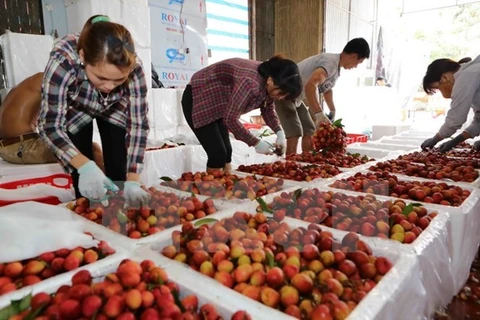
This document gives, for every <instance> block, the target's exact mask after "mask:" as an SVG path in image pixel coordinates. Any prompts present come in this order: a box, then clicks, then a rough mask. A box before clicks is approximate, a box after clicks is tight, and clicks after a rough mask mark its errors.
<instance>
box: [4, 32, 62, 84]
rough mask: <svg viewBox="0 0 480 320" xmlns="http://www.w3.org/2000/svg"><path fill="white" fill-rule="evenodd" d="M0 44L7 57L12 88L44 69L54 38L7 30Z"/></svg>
mask: <svg viewBox="0 0 480 320" xmlns="http://www.w3.org/2000/svg"><path fill="white" fill-rule="evenodd" d="M0 44H1V46H2V51H3V56H4V59H5V63H4V66H5V74H6V80H7V87H10V88H11V87H14V86H16V85H17V84H19V83H20V82H22V81H23V80H24V79H25V78H28V77H30V76H32V75H33V74H35V73H37V72H43V71H44V69H45V67H46V66H47V62H48V58H49V57H50V51H51V50H52V48H53V38H52V37H51V36H45V35H34V34H26V33H15V32H11V31H9V30H6V32H5V34H4V35H2V36H0ZM32 52H35V54H32Z"/></svg>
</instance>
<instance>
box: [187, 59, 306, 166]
mask: <svg viewBox="0 0 480 320" xmlns="http://www.w3.org/2000/svg"><path fill="white" fill-rule="evenodd" d="M301 92H302V80H301V78H300V75H299V71H298V67H297V65H296V64H295V62H293V61H292V60H289V59H285V58H283V57H281V56H274V57H272V58H271V59H269V60H267V61H265V62H259V61H253V60H248V59H241V58H232V59H226V60H223V61H220V62H217V63H215V64H212V65H211V66H208V67H206V68H204V69H202V70H200V71H198V72H196V73H195V74H194V75H193V76H192V79H191V80H190V83H189V84H188V85H187V87H186V88H185V91H184V93H183V96H182V107H183V113H184V115H185V119H186V120H187V123H188V125H189V126H190V128H192V130H193V132H194V133H195V135H196V136H197V138H198V140H199V141H200V144H201V145H202V146H203V148H204V149H205V152H206V153H207V156H208V161H207V172H211V171H213V170H218V169H220V170H224V172H226V173H229V172H230V171H231V161H232V145H231V144H230V138H229V134H228V130H229V129H230V131H231V132H232V133H233V135H234V136H235V138H236V139H238V140H241V141H243V142H245V143H246V144H248V145H249V146H254V147H255V150H256V151H257V152H258V153H261V154H271V153H273V150H272V146H271V145H270V144H268V143H267V142H265V141H264V140H261V139H258V138H257V137H255V136H254V135H253V134H251V133H250V132H249V131H248V130H247V129H245V128H244V127H243V125H242V124H241V123H240V116H241V115H243V114H245V113H248V112H250V111H252V110H254V109H258V108H260V111H261V114H262V117H263V119H264V120H265V123H266V124H267V125H268V126H269V127H270V128H271V129H272V130H273V132H275V133H276V134H277V140H276V144H275V147H276V148H277V149H278V150H280V153H282V154H283V152H285V147H286V140H285V133H284V131H283V129H282V127H281V126H280V122H279V120H278V117H277V114H276V112H275V106H274V101H275V100H293V99H295V98H297V97H298V96H299V95H300V93H301Z"/></svg>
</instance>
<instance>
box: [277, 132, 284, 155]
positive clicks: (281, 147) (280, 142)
mask: <svg viewBox="0 0 480 320" xmlns="http://www.w3.org/2000/svg"><path fill="white" fill-rule="evenodd" d="M275 144H276V146H277V148H278V150H279V153H280V155H282V154H284V153H285V149H286V148H287V139H285V132H284V131H283V130H279V131H277V141H276V142H275Z"/></svg>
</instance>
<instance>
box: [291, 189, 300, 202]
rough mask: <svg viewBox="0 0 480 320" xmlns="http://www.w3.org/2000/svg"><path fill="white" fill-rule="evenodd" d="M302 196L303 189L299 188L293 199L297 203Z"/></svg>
mask: <svg viewBox="0 0 480 320" xmlns="http://www.w3.org/2000/svg"><path fill="white" fill-rule="evenodd" d="M301 195H302V188H299V189H297V190H295V191H294V192H293V195H292V199H293V201H297V199H298V198H299V197H300V196H301Z"/></svg>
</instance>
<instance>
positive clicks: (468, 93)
mask: <svg viewBox="0 0 480 320" xmlns="http://www.w3.org/2000/svg"><path fill="white" fill-rule="evenodd" d="M454 78H455V82H454V84H453V90H452V102H451V103H450V110H448V112H447V117H446V118H445V123H444V124H443V126H442V127H441V128H440V130H439V133H440V135H441V136H442V137H444V138H447V137H450V136H451V135H452V134H454V133H455V132H456V131H457V130H458V129H460V127H461V126H462V124H464V123H465V121H466V120H467V116H468V112H469V111H470V108H472V109H473V112H474V114H475V116H474V118H473V120H472V122H471V124H470V125H469V126H468V127H467V128H466V129H465V131H466V132H468V133H469V134H470V135H471V136H472V137H476V136H478V135H479V134H480V56H478V57H476V58H475V60H473V61H471V62H469V63H466V64H463V65H462V66H461V67H460V69H459V70H458V71H457V72H456V73H455V74H454Z"/></svg>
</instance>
